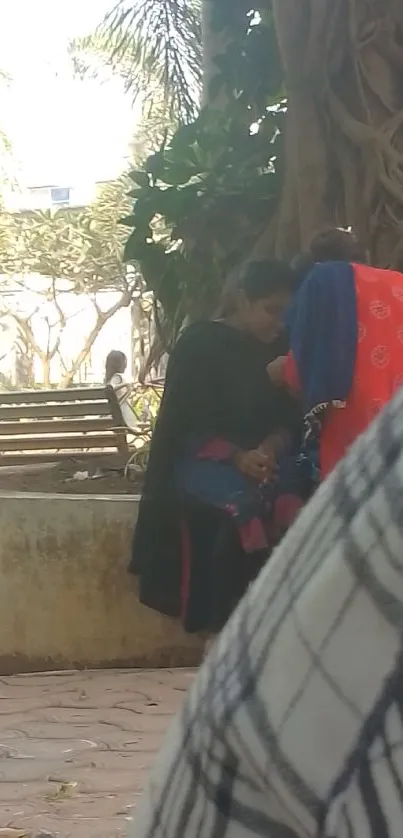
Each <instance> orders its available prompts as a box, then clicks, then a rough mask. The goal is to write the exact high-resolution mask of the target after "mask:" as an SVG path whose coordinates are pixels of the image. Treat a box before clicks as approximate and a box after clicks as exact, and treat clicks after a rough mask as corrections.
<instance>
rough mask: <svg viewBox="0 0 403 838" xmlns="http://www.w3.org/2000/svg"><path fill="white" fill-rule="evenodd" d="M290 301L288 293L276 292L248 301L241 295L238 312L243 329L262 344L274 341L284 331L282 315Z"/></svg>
mask: <svg viewBox="0 0 403 838" xmlns="http://www.w3.org/2000/svg"><path fill="white" fill-rule="evenodd" d="M290 300H291V294H290V293H289V292H288V291H277V292H276V293H274V294H271V295H270V297H264V298H262V299H259V300H248V298H247V297H246V295H245V294H244V293H242V294H241V296H240V300H239V309H238V311H239V314H240V317H241V319H242V321H243V324H244V327H245V329H246V330H247V331H248V332H250V333H251V334H253V335H254V336H255V337H256V338H258V339H259V340H261V341H263V342H264V343H271V342H272V341H274V340H276V338H278V337H279V335H280V334H281V332H282V331H283V329H284V313H285V310H286V308H287V306H288V304H289V302H290Z"/></svg>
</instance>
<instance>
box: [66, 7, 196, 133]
mask: <svg viewBox="0 0 403 838" xmlns="http://www.w3.org/2000/svg"><path fill="white" fill-rule="evenodd" d="M80 50H81V57H80ZM91 51H92V52H93V54H94V55H95V56H96V57H98V59H99V57H100V56H101V57H102V56H103V57H104V60H105V61H106V63H107V64H108V65H109V66H110V67H111V68H112V69H113V70H114V71H115V72H118V73H119V75H120V76H121V77H122V78H123V80H124V82H125V86H126V89H127V90H128V91H130V92H131V93H132V95H133V97H134V98H135V97H137V96H140V97H141V98H142V99H143V100H144V96H145V95H146V98H147V99H148V100H149V102H150V105H151V106H152V103H153V100H154V97H155V95H156V92H157V91H159V92H161V90H162V91H163V95H164V100H165V103H166V106H167V112H168V114H169V116H170V117H172V118H174V119H180V120H185V121H188V120H189V119H192V118H193V117H194V116H195V114H196V112H197V110H198V102H199V93H200V88H201V76H202V49H201V8H200V0H119V2H118V3H117V4H116V5H115V6H114V8H113V9H112V10H111V11H110V12H109V13H108V14H107V16H106V17H105V19H104V21H103V22H102V23H101V24H100V26H99V27H98V29H97V31H96V32H95V33H94V35H92V36H91V35H90V36H89V37H87V38H84V39H81V41H79V42H75V44H73V50H72V52H73V59H74V60H75V63H76V68H78V70H79V71H80V70H81V71H84V72H88V65H89V64H90V65H91V69H92V71H94V68H95V71H96V62H95V63H94V62H92V64H91V61H89V56H90V53H91ZM85 56H87V58H86V57H85ZM80 65H81V66H80ZM86 65H87V66H86Z"/></svg>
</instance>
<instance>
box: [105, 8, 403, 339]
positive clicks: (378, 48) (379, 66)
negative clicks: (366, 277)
mask: <svg viewBox="0 0 403 838" xmlns="http://www.w3.org/2000/svg"><path fill="white" fill-rule="evenodd" d="M187 5H189V4H185V6H187ZM140 7H141V8H142V9H143V12H144V14H145V21H146V22H145V23H143V24H142V26H143V27H144V26H146V27H147V28H146V29H144V28H143V29H142V30H141V32H142V33H143V34H140V35H139V36H138V33H137V29H136V27H135V26H134V24H133V21H136V20H137V21H138V18H137V17H136V15H138V13H139V9H140ZM191 9H192V14H193V13H194V16H195V17H194V20H193V18H192V21H193V22H192V24H191V25H190V24H189V20H188V19H187V17H186V15H185V16H184V6H183V4H182V2H181V1H180V0H148V3H147V4H146V7H144V5H143V4H142V3H141V2H138V1H137V2H120V3H118V5H117V6H116V8H115V11H114V16H113V17H112V18H109V20H107V21H106V22H105V24H104V26H105V27H106V29H104V32H107V31H109V33H110V37H111V38H112V39H115V40H114V42H113V40H112V44H113V46H112V52H111V53H110V57H111V60H119V61H122V60H123V57H124V56H125V55H127V54H128V53H127V50H128V48H129V46H128V45H131V46H130V49H131V56H132V60H133V57H134V63H131V65H130V66H131V68H132V70H131V71H130V72H131V73H132V77H133V78H134V77H135V74H136V72H137V71H138V69H139V67H145V68H148V67H150V66H151V67H152V68H153V73H156V76H154V78H158V81H159V83H160V84H162V83H163V84H164V85H165V86H164V90H165V91H167V89H168V90H170V91H171V92H170V94H169V95H170V97H171V101H179V98H178V97H180V95H182V94H180V91H181V90H182V84H183V81H184V80H185V81H186V73H185V75H182V77H181V81H180V83H179V80H178V76H177V75H175V73H174V72H172V61H173V55H174V52H175V50H177V51H176V62H177V64H180V65H181V66H183V67H184V66H185V64H184V59H183V51H182V52H181V48H182V50H183V49H184V50H185V52H186V56H187V59H188V60H191V61H192V66H196V65H197V62H199V65H198V66H200V69H201V72H202V78H203V97H202V105H203V107H202V110H201V111H200V112H199V113H198V114H197V116H196V117H195V118H193V116H192V112H191V111H189V110H187V111H186V109H183V110H182V111H180V116H181V119H182V123H181V125H179V127H178V128H177V130H176V131H175V132H174V133H173V135H172V136H167V137H166V138H165V139H164V142H163V143H162V146H161V148H160V149H159V150H157V151H156V152H155V153H154V154H152V155H151V156H149V157H148V158H147V159H146V160H145V161H144V163H143V165H142V167H141V168H140V169H139V170H137V171H136V172H133V173H132V179H133V182H134V188H133V190H132V192H131V197H132V199H133V209H132V212H131V214H130V215H129V216H128V218H127V219H126V223H127V225H128V226H129V228H130V234H129V238H128V242H127V245H126V251H125V253H126V258H127V259H128V260H129V261H131V260H136V261H139V262H140V264H141V267H142V270H143V272H144V276H145V279H146V282H147V283H148V285H149V287H150V288H152V289H153V291H154V293H155V295H156V297H157V299H158V300H159V302H160V304H161V309H162V312H163V318H162V319H164V318H165V320H166V321H167V324H169V329H168V331H167V333H169V335H171V336H172V335H175V334H176V332H177V329H178V327H179V326H180V323H181V322H182V320H183V317H184V316H185V315H189V314H190V315H192V313H194V312H195V311H196V312H200V311H202V310H204V309H205V308H207V309H210V310H211V307H212V306H213V305H214V303H215V300H216V299H217V295H218V293H219V289H220V287H221V286H222V283H223V282H224V281H225V279H226V277H227V276H228V273H229V272H231V269H232V268H233V266H235V265H237V264H238V263H239V261H240V260H241V259H243V258H247V257H248V255H249V254H251V253H252V254H254V255H256V254H257V255H262V256H263V255H268V254H271V253H276V254H277V255H279V256H282V257H286V258H289V257H291V256H294V255H295V254H296V253H298V252H299V251H300V250H301V249H303V248H305V247H306V246H307V245H308V243H309V240H310V239H311V237H312V235H313V234H314V233H315V232H317V231H318V230H319V229H321V228H323V227H324V226H326V225H328V224H337V225H340V226H349V225H352V226H353V227H354V228H355V230H356V232H357V234H358V235H359V237H360V239H361V240H362V242H363V243H364V244H365V245H366V247H367V248H368V250H369V252H370V253H371V258H372V259H373V261H374V262H375V263H377V264H380V265H397V266H399V265H400V264H401V262H402V254H401V240H402V236H401V232H402V223H403V181H402V178H403V168H402V162H403V157H402V154H403V11H402V4H401V3H400V2H398V0H383V2H382V3H379V2H376V0H373V1H372V2H371V1H370V2H369V0H354V2H351V0H257V2H256V3H254V4H253V5H252V4H251V2H250V0H202V2H201V3H200V6H198V4H197V3H195V4H191ZM164 13H165V15H166V17H165V18H164ZM197 14H199V15H200V17H199V19H198V20H197V18H196V16H197ZM181 15H182V16H181ZM168 19H169V20H174V21H177V22H179V21H180V29H181V42H180V43H181V45H182V47H181V48H180V47H178V49H177V47H176V42H175V39H174V38H173V39H172V40H170V39H169V33H170V31H171V30H170V25H169V24H167V25H166V26H165V25H164V20H167V21H168ZM111 21H112V25H111ZM156 21H158V22H156ZM195 21H196V25H194V22H195ZM108 26H109V30H108ZM200 31H201V32H202V49H201V50H200V42H199V32H200ZM144 32H147V35H146V37H145V36H144ZM126 71H128V68H127V65H126ZM130 72H129V75H130ZM196 77H197V78H198V76H197V74H196V75H195V76H194V78H196ZM189 90H190V91H191V92H193V90H194V88H192V87H191V86H189ZM167 95H168V93H167ZM175 97H176V98H175ZM182 101H183V98H182ZM176 113H177V114H178V113H179V110H178V109H177V111H176ZM162 231H163V232H162Z"/></svg>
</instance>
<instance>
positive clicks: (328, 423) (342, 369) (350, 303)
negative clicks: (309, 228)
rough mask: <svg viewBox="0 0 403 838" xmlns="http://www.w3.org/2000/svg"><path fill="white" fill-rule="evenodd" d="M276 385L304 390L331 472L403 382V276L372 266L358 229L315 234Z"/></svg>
mask: <svg viewBox="0 0 403 838" xmlns="http://www.w3.org/2000/svg"><path fill="white" fill-rule="evenodd" d="M304 259H305V271H306V270H307V268H309V266H310V267H311V270H308V275H307V276H306V278H305V279H304V280H303V281H302V284H301V287H300V289H299V291H298V293H297V294H296V295H295V297H294V300H293V303H292V305H291V307H290V310H289V312H288V316H287V326H288V330H289V340H290V351H289V353H288V355H287V356H286V357H283V358H281V357H280V358H279V359H277V360H276V361H275V362H274V364H272V365H270V367H269V375H270V376H271V379H272V382H273V383H277V384H284V385H286V386H287V387H288V389H289V390H290V391H292V392H294V393H295V394H299V396H300V398H301V401H302V405H303V410H304V414H305V419H306V427H307V431H308V435H312V434H313V435H314V436H316V437H318V438H319V445H320V469H321V474H322V477H326V476H327V475H328V474H329V473H330V472H331V471H332V469H333V468H334V467H335V465H336V464H337V463H338V461H339V460H340V459H341V458H342V457H343V456H344V454H345V453H346V451H347V450H348V448H349V447H350V446H351V445H352V443H353V442H354V440H355V439H356V438H357V436H359V434H360V433H362V432H363V431H364V430H365V429H366V428H367V426H368V425H369V424H370V422H371V421H372V419H373V418H374V417H375V416H376V415H377V414H378V413H379V411H380V410H381V409H382V407H384V405H385V404H387V402H388V401H390V399H391V398H392V396H393V394H394V393H395V392H396V390H397V389H398V388H399V387H400V385H401V384H402V383H403V275H402V274H400V273H397V272H396V271H390V270H381V269H379V268H374V267H371V266H369V265H367V264H365V262H366V255H365V252H364V250H363V248H361V247H360V245H359V243H358V241H357V239H356V238H355V236H354V235H353V233H351V232H349V231H347V230H341V229H331V230H326V231H324V232H323V233H321V234H319V235H318V236H316V237H315V239H314V240H313V242H312V244H311V248H310V254H309V256H308V262H306V257H305V256H304V257H303V259H302V261H301V263H300V264H301V265H302V268H304Z"/></svg>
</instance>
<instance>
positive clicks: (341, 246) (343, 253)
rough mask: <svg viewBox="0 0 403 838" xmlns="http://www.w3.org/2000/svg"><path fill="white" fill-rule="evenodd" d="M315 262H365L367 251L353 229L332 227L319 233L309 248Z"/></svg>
mask: <svg viewBox="0 0 403 838" xmlns="http://www.w3.org/2000/svg"><path fill="white" fill-rule="evenodd" d="M309 250H310V253H311V256H312V259H313V261H314V262H361V263H365V262H366V261H367V259H366V253H365V248H364V247H362V245H361V244H360V242H359V241H358V239H357V236H356V235H355V233H353V232H352V231H351V230H343V229H342V228H341V227H330V228H328V229H326V230H322V231H321V232H320V233H317V234H316V236H314V237H313V239H312V241H311V246H310V248H309Z"/></svg>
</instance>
